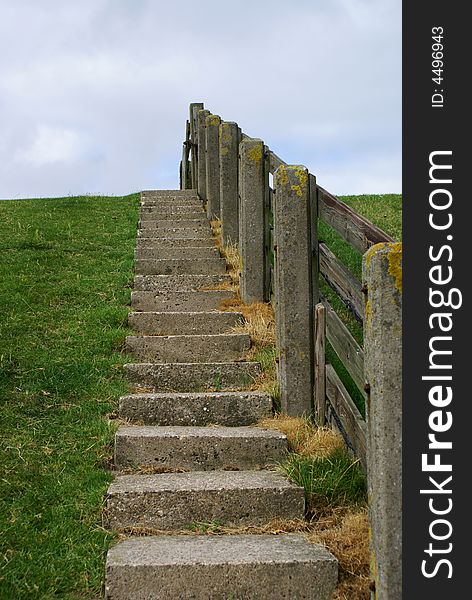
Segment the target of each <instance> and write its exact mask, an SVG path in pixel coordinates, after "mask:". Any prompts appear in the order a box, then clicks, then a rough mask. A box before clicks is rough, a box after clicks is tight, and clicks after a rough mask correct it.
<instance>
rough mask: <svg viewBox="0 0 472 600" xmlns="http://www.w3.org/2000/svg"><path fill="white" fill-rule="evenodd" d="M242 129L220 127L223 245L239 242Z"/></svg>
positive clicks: (224, 124)
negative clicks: (239, 167) (239, 165)
mask: <svg viewBox="0 0 472 600" xmlns="http://www.w3.org/2000/svg"><path fill="white" fill-rule="evenodd" d="M239 140H240V129H239V127H238V125H237V123H229V122H226V121H224V122H222V123H221V125H220V215H221V222H222V227H221V233H222V237H223V244H225V245H227V244H237V243H238V241H239V194H238V152H239Z"/></svg>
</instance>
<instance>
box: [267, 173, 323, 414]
mask: <svg viewBox="0 0 472 600" xmlns="http://www.w3.org/2000/svg"><path fill="white" fill-rule="evenodd" d="M274 188H275V243H276V262H275V265H276V269H275V304H276V331H277V350H278V355H279V369H278V376H279V384H280V395H281V405H282V410H283V412H286V413H288V414H289V415H292V416H308V415H310V414H311V412H312V410H313V368H314V353H313V300H312V281H311V278H312V264H311V263H312V248H311V227H310V214H311V211H310V189H309V181H308V171H307V169H306V168H305V167H301V166H280V167H279V168H278V169H277V171H276V172H275V177H274Z"/></svg>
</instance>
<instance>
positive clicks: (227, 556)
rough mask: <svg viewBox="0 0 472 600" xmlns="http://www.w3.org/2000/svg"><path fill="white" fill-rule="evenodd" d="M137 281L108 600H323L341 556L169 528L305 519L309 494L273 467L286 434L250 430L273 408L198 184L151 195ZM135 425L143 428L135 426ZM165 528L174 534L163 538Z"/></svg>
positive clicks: (284, 542)
mask: <svg viewBox="0 0 472 600" xmlns="http://www.w3.org/2000/svg"><path fill="white" fill-rule="evenodd" d="M135 264H136V278H135V286H134V291H133V293H132V300H131V303H132V309H133V312H131V313H130V316H129V323H130V325H131V327H132V328H133V329H134V332H135V335H133V336H129V337H128V338H127V340H126V346H127V351H128V352H129V353H131V354H133V355H134V356H135V357H136V359H137V361H142V362H136V363H133V364H128V365H126V366H125V369H126V372H127V375H128V378H129V381H130V384H131V387H132V388H134V389H133V393H131V394H129V395H127V396H124V397H122V398H121V399H120V404H119V415H120V417H121V418H123V419H126V420H127V421H128V422H129V423H130V425H129V426H126V427H121V428H120V429H119V430H118V432H117V435H116V439H115V466H116V468H117V470H118V471H120V470H122V471H124V470H126V471H125V472H124V473H121V474H118V475H117V477H116V479H115V481H114V482H113V483H112V484H111V486H110V488H109V490H108V494H107V499H106V510H105V517H104V520H105V523H106V525H107V526H108V527H109V528H111V529H114V530H118V531H121V532H122V533H125V534H127V533H128V534H132V533H133V532H136V533H139V532H145V533H151V534H154V535H149V536H146V537H139V538H134V539H133V538H130V539H127V540H125V541H124V542H121V543H119V544H118V545H117V546H115V547H114V548H112V549H111V550H110V551H109V553H108V558H107V575H106V594H107V598H108V600H125V599H129V600H131V599H133V600H140V599H142V600H144V599H146V600H151V599H171V598H185V599H187V598H188V599H190V598H192V599H210V598H211V599H215V600H216V599H226V598H228V599H229V598H233V599H236V598H237V599H243V598H244V599H249V598H257V599H258V598H261V599H262V598H274V599H277V598H287V599H288V598H290V599H294V600H295V599H297V598H310V599H313V600H315V599H316V600H327V599H328V598H330V596H331V593H332V591H333V589H334V586H335V582H336V574H337V563H336V560H335V559H334V557H333V556H332V555H330V554H329V553H328V552H327V551H326V550H325V549H324V548H323V547H321V546H317V545H312V544H309V543H308V542H307V541H306V540H305V539H304V538H303V537H302V536H298V535H293V534H292V535H288V534H286V535H279V536H268V535H235V536H228V537H226V536H223V537H221V536H205V535H202V536H196V537H195V536H186V535H178V536H176V535H169V534H170V533H171V532H172V531H173V530H174V531H175V530H182V529H188V528H189V526H191V525H192V524H194V523H198V522H204V523H210V522H218V523H220V524H226V525H231V526H258V525H264V524H266V523H268V522H270V521H271V520H272V519H275V518H280V519H295V518H303V514H304V492H303V489H302V488H300V487H298V486H296V485H294V484H292V483H291V482H289V481H288V480H287V479H286V478H284V477H283V476H281V475H280V474H279V473H278V472H277V471H276V470H274V465H275V464H276V463H277V462H278V461H280V460H282V459H283V458H284V455H285V453H286V451H287V440H286V438H285V436H284V435H283V434H281V433H279V432H276V431H272V430H263V429H260V428H257V427H252V426H251V425H254V424H255V423H256V422H257V421H258V420H259V419H261V418H262V417H265V416H268V415H270V414H271V410H272V406H271V399H270V397H269V396H268V395H267V394H265V393H262V392H260V391H252V390H251V389H250V388H251V387H254V382H255V380H256V379H257V377H258V375H259V374H260V367H259V365H258V364H257V363H254V362H251V361H248V360H245V355H246V354H247V352H248V350H249V348H250V339H249V336H247V335H246V334H241V333H234V332H233V331H232V328H233V327H234V326H235V325H237V324H238V323H240V322H241V321H242V319H243V317H242V315H241V314H239V313H237V312H222V311H219V310H218V308H219V305H220V303H221V302H222V301H223V300H225V299H228V298H233V297H234V295H235V294H234V292H233V291H232V290H228V289H217V288H219V287H221V284H223V283H225V282H227V281H228V276H227V275H226V266H225V262H224V260H223V259H221V258H220V256H219V253H218V251H217V250H216V247H215V244H214V241H213V238H212V232H211V229H210V226H209V223H208V220H207V219H206V216H205V212H204V210H203V207H202V204H201V202H200V200H199V199H198V197H197V196H196V194H195V192H193V191H188V190H186V191H179V192H175V191H160V192H143V193H142V194H141V220H140V227H139V231H138V240H137V247H136V263H135ZM133 423H135V425H133ZM158 531H167V532H168V533H169V534H166V535H163V534H160V535H156V533H158Z"/></svg>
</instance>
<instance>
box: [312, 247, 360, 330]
mask: <svg viewBox="0 0 472 600" xmlns="http://www.w3.org/2000/svg"><path fill="white" fill-rule="evenodd" d="M319 264H320V272H321V274H322V275H323V277H324V278H325V280H326V283H327V284H328V285H329V286H330V287H331V288H332V289H333V290H334V291H335V292H336V293H337V294H338V295H339V296H340V297H341V300H342V301H343V302H344V304H345V305H346V306H347V307H348V308H349V310H350V311H351V312H353V313H354V315H355V316H356V317H357V318H358V319H359V321H361V322H362V321H363V320H364V298H363V296H362V284H361V282H360V280H359V279H357V277H355V276H354V275H353V274H352V273H351V271H350V270H349V269H348V268H347V267H346V266H345V265H344V264H343V263H342V262H341V261H340V260H339V259H338V258H337V256H336V255H335V254H334V253H333V252H331V250H330V249H329V248H328V246H326V244H319Z"/></svg>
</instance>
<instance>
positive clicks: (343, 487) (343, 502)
mask: <svg viewBox="0 0 472 600" xmlns="http://www.w3.org/2000/svg"><path fill="white" fill-rule="evenodd" d="M282 469H283V471H284V472H285V473H286V474H287V476H288V477H289V478H290V479H291V480H292V481H294V482H295V483H296V484H298V485H300V486H302V487H303V488H304V489H305V496H306V499H307V516H308V517H309V518H310V517H312V516H314V515H316V514H318V513H319V512H320V511H324V510H325V509H327V508H330V509H332V508H336V507H340V506H343V507H346V506H355V505H361V504H365V502H366V500H367V486H366V477H365V475H364V473H363V472H362V469H361V468H360V466H359V463H358V461H356V460H354V459H353V458H352V456H351V455H350V454H349V453H348V452H347V451H346V450H343V449H337V450H335V451H333V452H332V453H331V454H330V455H329V456H327V457H325V458H319V457H316V458H310V457H305V456H302V455H300V454H290V455H289V458H288V461H287V462H286V463H285V464H283V465H282Z"/></svg>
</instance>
